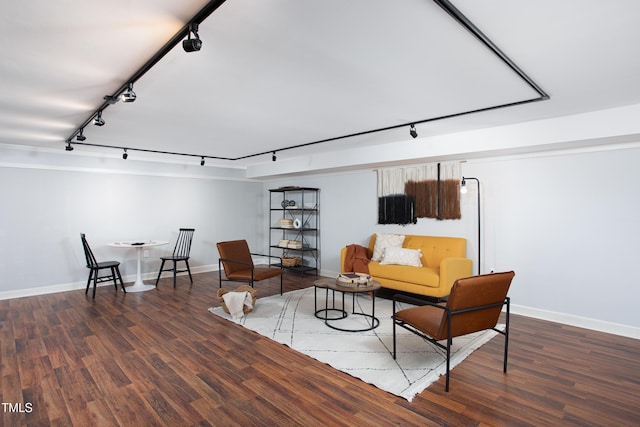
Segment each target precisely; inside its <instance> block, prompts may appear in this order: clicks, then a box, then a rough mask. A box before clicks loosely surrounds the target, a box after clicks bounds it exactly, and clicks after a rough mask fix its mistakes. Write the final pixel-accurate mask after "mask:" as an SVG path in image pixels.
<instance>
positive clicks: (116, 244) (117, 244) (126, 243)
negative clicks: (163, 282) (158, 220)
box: [107, 240, 169, 292]
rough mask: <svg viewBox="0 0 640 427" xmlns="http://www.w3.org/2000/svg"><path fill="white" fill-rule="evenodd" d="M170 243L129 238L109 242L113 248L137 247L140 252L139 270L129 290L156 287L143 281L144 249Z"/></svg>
mask: <svg viewBox="0 0 640 427" xmlns="http://www.w3.org/2000/svg"><path fill="white" fill-rule="evenodd" d="M167 243H169V241H167V240H146V241H142V240H140V241H137V240H127V241H123V242H113V243H108V244H107V246H111V247H113V248H136V249H137V252H138V271H137V273H136V281H135V282H134V284H133V285H132V286H127V288H126V289H127V292H144V291H149V290H151V289H154V288H155V286H154V285H147V284H146V283H144V282H143V281H142V251H143V250H144V248H149V247H151V246H161V245H166V244H167Z"/></svg>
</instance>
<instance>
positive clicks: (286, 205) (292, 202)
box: [280, 200, 296, 209]
mask: <svg viewBox="0 0 640 427" xmlns="http://www.w3.org/2000/svg"><path fill="white" fill-rule="evenodd" d="M280 206H282V208H283V209H287V208H295V207H296V201H295V200H283V201H282V202H281V203H280Z"/></svg>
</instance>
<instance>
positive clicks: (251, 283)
mask: <svg viewBox="0 0 640 427" xmlns="http://www.w3.org/2000/svg"><path fill="white" fill-rule="evenodd" d="M250 255H252V256H262V257H268V258H269V259H271V258H277V259H279V260H280V262H282V258H280V257H277V256H274V255H266V254H257V253H253V252H251V254H250ZM223 262H228V263H232V264H240V265H246V266H249V267H251V279H250V280H234V279H226V278H225V279H223V278H222V270H223V267H222V263H223ZM269 265H273V264H269ZM254 269H255V265H254V264H253V263H252V262H245V261H239V260H237V259H229V258H218V280H219V282H220V287H221V288H222V282H241V283H248V284H249V285H250V286H251V287H252V288H253V282H254V279H253V271H254ZM282 276H283V275H282V274H281V275H280V295H282Z"/></svg>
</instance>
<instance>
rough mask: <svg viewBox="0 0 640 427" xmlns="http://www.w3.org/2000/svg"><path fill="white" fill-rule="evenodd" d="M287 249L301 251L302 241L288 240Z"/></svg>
mask: <svg viewBox="0 0 640 427" xmlns="http://www.w3.org/2000/svg"><path fill="white" fill-rule="evenodd" d="M287 247H288V248H290V249H302V240H289V243H288V244H287Z"/></svg>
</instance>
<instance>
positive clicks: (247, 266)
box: [216, 240, 284, 295]
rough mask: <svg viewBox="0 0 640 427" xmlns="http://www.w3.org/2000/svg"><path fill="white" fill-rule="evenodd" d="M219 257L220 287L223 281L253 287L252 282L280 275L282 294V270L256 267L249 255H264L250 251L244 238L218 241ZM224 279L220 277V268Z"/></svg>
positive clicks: (220, 274)
mask: <svg viewBox="0 0 640 427" xmlns="http://www.w3.org/2000/svg"><path fill="white" fill-rule="evenodd" d="M216 246H217V247H218V252H219V253H220V258H219V259H218V277H219V279H220V287H222V282H223V281H229V282H244V283H249V284H250V285H251V287H252V288H253V282H258V281H260V280H264V279H270V278H272V277H277V276H280V295H282V276H283V275H284V270H282V268H275V267H256V266H255V265H254V264H253V259H252V258H251V255H258V256H266V257H270V258H272V257H271V256H269V255H262V254H256V253H251V251H250V250H249V245H248V244H247V241H246V240H231V241H228V242H218V243H217V245H216ZM223 269H224V275H225V276H226V279H224V280H223V279H222V270H223Z"/></svg>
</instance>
